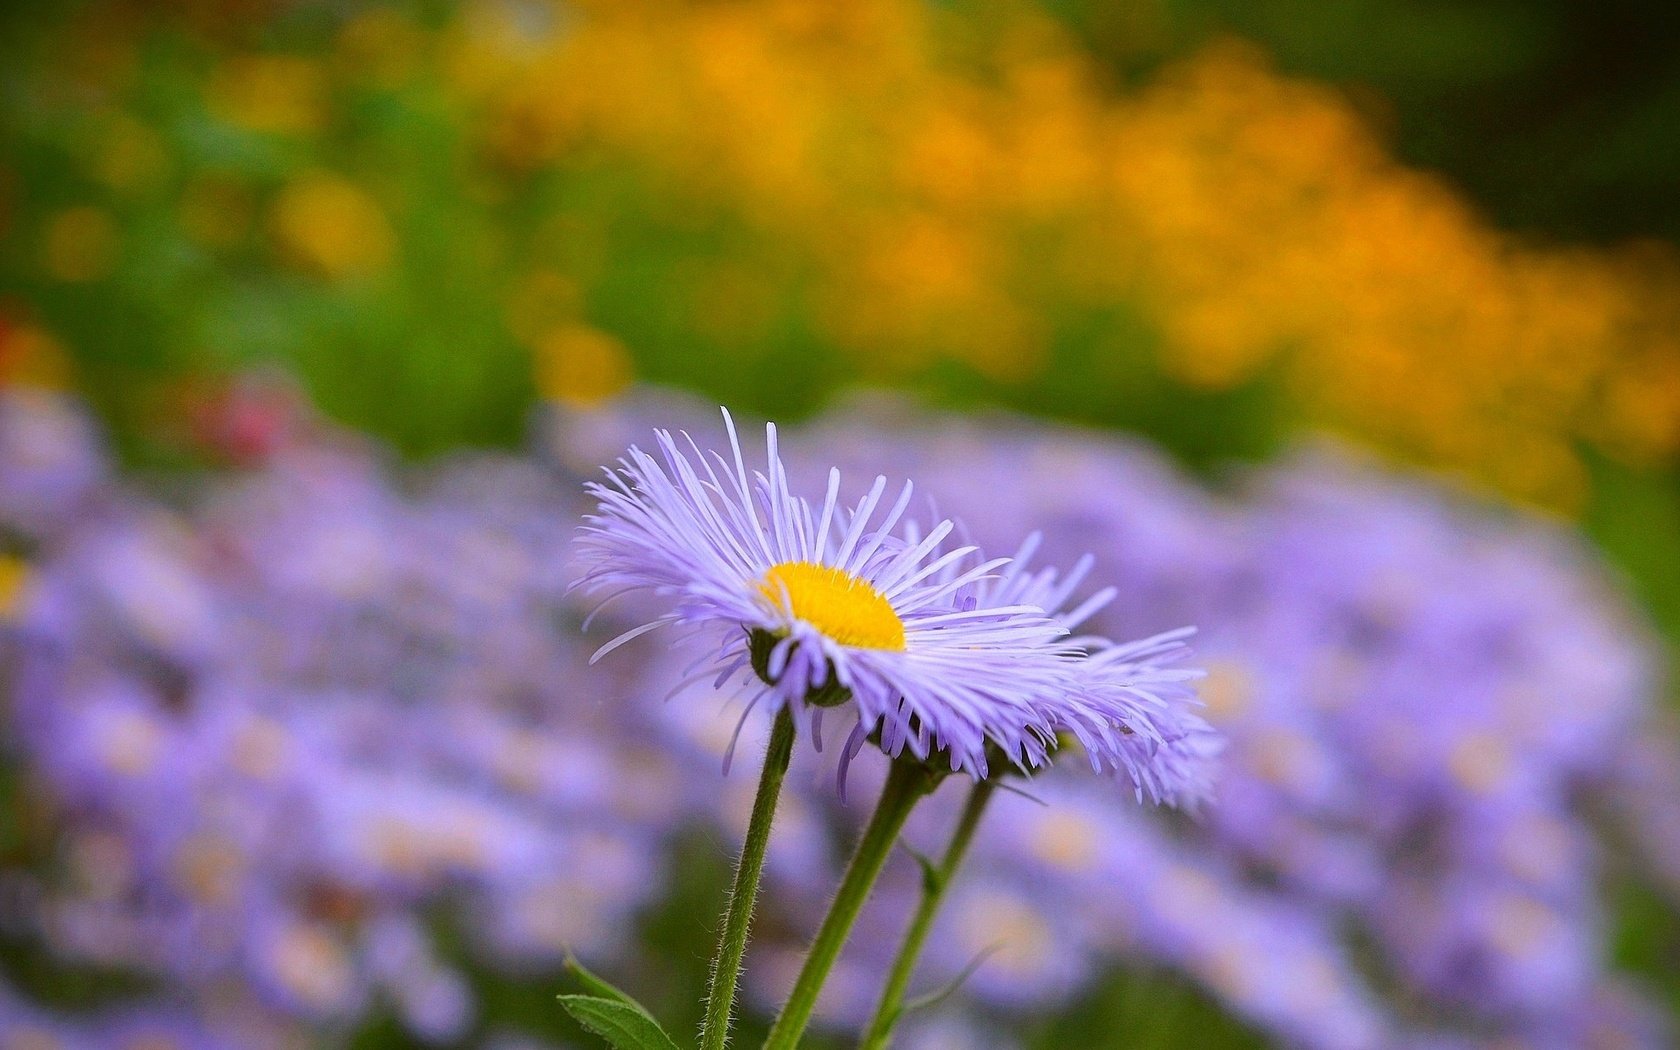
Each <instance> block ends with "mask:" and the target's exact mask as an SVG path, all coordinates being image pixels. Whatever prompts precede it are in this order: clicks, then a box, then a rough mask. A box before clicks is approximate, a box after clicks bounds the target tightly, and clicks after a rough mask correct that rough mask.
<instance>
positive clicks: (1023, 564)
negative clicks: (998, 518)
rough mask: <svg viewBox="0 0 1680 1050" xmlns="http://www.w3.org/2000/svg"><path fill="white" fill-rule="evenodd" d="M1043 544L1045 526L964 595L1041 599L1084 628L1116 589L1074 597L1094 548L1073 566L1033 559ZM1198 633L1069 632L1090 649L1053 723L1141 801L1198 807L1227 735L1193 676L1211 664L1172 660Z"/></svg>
mask: <svg viewBox="0 0 1680 1050" xmlns="http://www.w3.org/2000/svg"><path fill="white" fill-rule="evenodd" d="M1039 543H1040V536H1039V534H1038V533H1034V534H1033V535H1031V536H1029V537H1027V540H1026V541H1025V542H1024V543H1023V544H1022V545H1021V547H1020V548H1019V549H1018V550H1017V551H1016V552H1015V556H1014V557H1013V558H1011V559H1010V560H1009V561H1008V563H1006V564H1005V565H1003V566H1002V567H1000V568H999V569H998V571H997V573H996V575H994V576H988V577H985V578H982V579H979V580H976V581H975V582H974V583H973V584H972V585H971V587H970V590H971V592H972V593H969V594H965V595H962V596H960V597H959V601H961V602H962V604H964V605H968V606H972V607H974V608H979V609H984V608H988V607H993V606H997V607H1009V606H1018V605H1027V606H1036V607H1038V608H1041V609H1043V610H1044V611H1045V613H1046V614H1047V615H1049V616H1050V617H1051V618H1053V619H1055V620H1056V621H1057V622H1059V623H1060V624H1061V625H1062V626H1063V627H1065V628H1067V629H1068V630H1069V631H1070V632H1071V631H1078V630H1079V629H1080V628H1081V627H1082V626H1084V624H1085V623H1086V622H1087V621H1088V620H1089V619H1090V618H1091V617H1092V616H1094V615H1096V613H1097V612H1099V611H1100V610H1101V609H1102V608H1103V607H1104V606H1106V605H1107V604H1108V603H1109V602H1110V601H1112V600H1113V598H1114V596H1115V589H1114V588H1113V587H1105V588H1103V589H1102V590H1099V591H1097V592H1096V593H1095V594H1092V595H1091V596H1090V597H1088V598H1085V599H1084V600H1083V601H1080V602H1079V603H1077V604H1073V596H1074V594H1075V593H1077V592H1078V590H1079V588H1080V585H1081V584H1082V583H1083V582H1084V581H1085V578H1086V577H1087V576H1088V575H1089V574H1090V571H1091V566H1092V563H1093V560H1092V558H1091V556H1090V555H1088V554H1087V555H1085V556H1083V557H1081V558H1080V559H1079V560H1078V561H1077V562H1075V563H1074V565H1073V567H1072V569H1070V570H1069V571H1067V572H1066V573H1062V572H1059V571H1058V570H1056V569H1055V568H1053V567H1041V568H1032V567H1031V564H1032V559H1033V556H1034V555H1035V554H1036V553H1037V551H1038V546H1039ZM1194 633H1195V629H1194V628H1191V627H1184V628H1179V629H1178V630H1173V631H1167V632H1164V633H1161V634H1156V635H1153V636H1151V637H1148V638H1143V639H1139V640H1137V641H1133V642H1125V643H1121V642H1115V641H1112V640H1111V639H1108V638H1105V637H1102V636H1099V635H1093V634H1081V635H1079V636H1077V637H1072V638H1070V639H1069V640H1068V646H1069V647H1070V648H1071V649H1072V650H1073V651H1075V652H1080V653H1083V654H1086V657H1085V659H1083V660H1080V661H1079V662H1078V664H1077V668H1076V673H1075V675H1074V679H1073V688H1072V690H1071V691H1070V692H1069V694H1068V695H1067V696H1065V697H1063V698H1062V699H1061V702H1060V703H1058V704H1056V705H1055V708H1054V710H1053V712H1052V715H1053V718H1054V720H1055V728H1056V730H1057V732H1058V733H1066V734H1069V735H1071V736H1072V737H1073V738H1074V739H1076V740H1078V742H1079V744H1080V747H1081V748H1082V749H1083V750H1084V751H1085V754H1086V757H1087V758H1088V759H1089V760H1090V762H1091V766H1092V768H1094V769H1096V770H1097V771H1098V772H1109V773H1114V774H1123V775H1125V776H1126V777H1128V778H1130V780H1131V781H1132V783H1133V785H1134V786H1135V787H1136V789H1137V794H1138V798H1139V800H1140V801H1141V800H1142V799H1144V798H1147V799H1149V800H1150V801H1151V802H1166V803H1171V804H1174V805H1181V806H1186V807H1190V808H1193V807H1195V806H1196V805H1197V804H1198V803H1200V802H1201V801H1203V800H1205V799H1206V798H1207V797H1208V796H1209V794H1210V793H1211V790H1212V779H1213V773H1214V759H1215V758H1216V757H1217V756H1218V754H1219V752H1220V750H1221V749H1222V747H1223V743H1222V738H1221V737H1220V736H1219V734H1218V733H1217V732H1215V731H1214V729H1213V727H1212V726H1210V725H1208V723H1207V721H1206V720H1204V719H1203V718H1202V717H1201V715H1200V714H1199V713H1198V710H1197V709H1198V708H1200V707H1201V700H1200V698H1198V697H1197V695H1196V692H1195V689H1194V688H1193V687H1192V685H1191V683H1192V682H1194V681H1196V680H1197V679H1199V678H1202V677H1203V676H1204V673H1203V672H1202V671H1201V670H1199V669H1196V668H1189V667H1182V666H1175V665H1176V664H1178V663H1179V662H1180V661H1181V660H1183V659H1184V658H1185V657H1186V656H1188V655H1189V649H1188V648H1187V647H1186V645H1185V642H1186V640H1187V639H1188V638H1189V637H1190V636H1191V635H1192V634H1194Z"/></svg>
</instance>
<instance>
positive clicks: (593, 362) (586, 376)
mask: <svg viewBox="0 0 1680 1050" xmlns="http://www.w3.org/2000/svg"><path fill="white" fill-rule="evenodd" d="M536 369H537V388H538V390H540V391H541V392H542V395H543V396H544V397H546V398H549V399H550V400H553V401H560V402H562V403H565V404H568V405H572V406H575V407H579V408H588V407H591V406H594V405H598V404H601V403H602V402H604V401H607V400H610V399H611V398H613V397H614V396H616V395H618V394H620V393H622V392H623V391H624V389H625V388H626V387H628V386H629V385H630V380H631V379H632V377H633V375H634V372H633V370H632V368H631V365H630V354H629V352H628V351H626V350H625V349H624V344H623V343H621V342H619V341H618V340H617V339H616V338H614V337H613V336H611V335H609V334H608V333H606V332H603V331H601V330H600V329H598V328H592V327H590V326H589V325H586V324H566V325H560V326H559V327H556V328H553V329H551V330H549V332H548V334H546V335H544V336H543V337H542V338H541V339H539V340H538V341H537V347H536Z"/></svg>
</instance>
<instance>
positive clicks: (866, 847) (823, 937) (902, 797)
mask: <svg viewBox="0 0 1680 1050" xmlns="http://www.w3.org/2000/svg"><path fill="white" fill-rule="evenodd" d="M936 783H938V775H937V774H935V773H933V772H931V771H929V770H928V769H927V768H926V767H925V766H923V765H921V764H920V763H917V762H908V761H905V762H897V761H895V762H894V763H893V764H892V768H891V771H890V772H889V773H888V774H887V784H886V787H884V788H882V789H881V800H880V801H879V802H877V803H876V804H875V814H874V815H873V816H871V817H870V818H869V826H868V827H866V828H864V829H863V837H862V838H861V839H859V840H858V844H857V849H856V850H855V851H854V852H853V853H852V859H851V862H850V863H849V864H847V865H846V874H845V876H844V877H843V878H842V879H841V880H840V888H839V889H838V890H836V891H835V892H834V903H832V904H830V905H829V906H828V915H827V916H825V917H824V918H823V922H822V927H821V928H820V929H818V930H817V936H816V939H815V940H813V941H812V942H811V949H810V951H809V952H808V953H807V954H806V956H805V965H804V966H803V967H801V968H800V970H799V977H798V979H797V980H796V981H794V984H793V991H792V992H790V993H788V999H787V1002H786V1003H784V1004H783V1005H782V1012H781V1014H780V1016H778V1017H777V1018H776V1023H775V1025H774V1026H773V1027H772V1028H771V1029H770V1038H769V1039H767V1040H766V1041H765V1043H764V1050H794V1048H795V1047H797V1046H798V1045H799V1037H800V1036H801V1035H802V1034H803V1033H804V1031H805V1025H806V1023H807V1022H809V1021H810V1019H811V1011H812V1010H814V1009H815V1008H816V1005H817V994H818V993H819V992H821V991H822V986H823V981H824V980H825V979H827V977H828V971H829V970H830V969H831V968H833V966H834V961H835V959H837V958H839V956H840V948H841V946H842V945H844V944H845V943H846V935H847V934H848V933H850V932H851V929H852V923H853V922H855V921H857V917H858V912H859V911H860V910H862V908H863V902H864V901H865V900H866V899H868V897H869V890H870V888H871V887H872V886H874V884H875V877H876V876H877V875H879V874H880V873H881V866H882V865H883V864H885V863H886V861H887V855H888V854H890V853H891V852H892V848H893V844H894V843H895V842H897V841H898V833H899V831H900V830H902V829H903V827H904V821H905V819H906V818H908V817H909V816H910V810H911V809H912V808H913V807H914V806H915V805H916V803H917V802H918V801H920V800H921V798H922V796H923V795H926V794H927V793H928V792H929V791H931V790H933V787H934V785H935V784H936Z"/></svg>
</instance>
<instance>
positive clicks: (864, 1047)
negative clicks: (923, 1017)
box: [858, 780, 996, 1050]
mask: <svg viewBox="0 0 1680 1050" xmlns="http://www.w3.org/2000/svg"><path fill="white" fill-rule="evenodd" d="M995 790H996V786H995V785H994V784H993V782H992V781H990V780H982V781H980V782H979V783H977V784H975V785H974V787H973V788H972V789H971V790H970V791H969V793H968V802H967V803H966V804H964V806H963V811H962V817H961V818H959V819H958V821H957V829H956V831H954V832H952V833H951V842H950V844H949V845H948V846H946V847H945V856H943V857H942V858H940V861H939V866H938V867H933V866H932V865H928V866H926V867H924V868H923V869H922V899H921V903H920V904H918V905H917V906H916V914H915V916H914V917H913V918H912V919H911V920H910V927H909V928H908V929H907V930H905V931H904V942H903V943H902V944H901V945H900V946H899V949H898V956H897V958H895V959H894V960H893V967H892V972H891V973H890V974H888V975H887V984H886V987H885V988H884V989H883V990H882V991H881V1002H880V1004H879V1005H877V1006H876V1007H875V1016H874V1017H872V1018H870V1021H869V1027H868V1028H866V1029H865V1030H864V1035H863V1038H862V1040H860V1041H859V1043H858V1047H859V1050H885V1048H886V1046H887V1044H888V1043H889V1042H890V1041H891V1040H892V1030H893V1026H894V1025H896V1024H897V1023H898V1019H899V1016H900V1015H901V1014H902V1013H903V1012H904V993H905V992H906V991H908V990H909V987H910V975H911V974H913V973H914V972H915V970H916V960H917V959H919V958H920V957H921V954H922V944H923V942H925V941H926V940H927V936H928V931H929V930H931V929H932V928H933V917H934V915H935V914H937V913H938V911H939V905H940V902H941V901H943V900H944V899H945V890H946V888H947V887H949V886H950V884H951V877H952V876H953V875H955V874H956V871H957V866H958V865H959V864H961V863H962V859H963V856H964V855H965V854H966V853H967V852H968V845H969V843H970V842H972V841H973V839H974V829H975V828H976V827H978V826H979V824H980V817H981V816H982V814H984V813H985V810H986V803H987V802H989V801H991V798H992V794H993V792H994V791H995Z"/></svg>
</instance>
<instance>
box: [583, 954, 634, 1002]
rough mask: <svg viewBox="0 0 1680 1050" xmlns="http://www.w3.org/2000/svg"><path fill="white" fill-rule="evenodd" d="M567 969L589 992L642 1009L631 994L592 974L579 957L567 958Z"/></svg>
mask: <svg viewBox="0 0 1680 1050" xmlns="http://www.w3.org/2000/svg"><path fill="white" fill-rule="evenodd" d="M566 969H568V970H570V971H572V973H573V974H575V975H576V976H577V979H578V980H579V981H580V982H582V984H583V986H584V987H585V988H587V989H589V991H590V992H592V993H593V994H595V995H598V996H600V997H601V998H603V999H611V1000H613V1001H614V1002H619V1003H623V1004H624V1005H626V1006H634V1007H635V1008H636V1009H638V1010H640V1009H642V1006H641V1004H640V1003H638V1002H636V1000H634V999H632V998H631V997H630V993H628V992H626V991H624V990H623V989H622V988H620V987H618V986H617V985H615V984H612V983H611V982H609V981H608V980H607V979H606V978H604V977H601V976H600V975H599V974H596V973H593V972H591V971H590V970H589V968H588V967H586V966H584V965H583V964H582V963H580V962H578V960H577V956H575V955H568V956H566ZM644 1012H645V1011H644Z"/></svg>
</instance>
